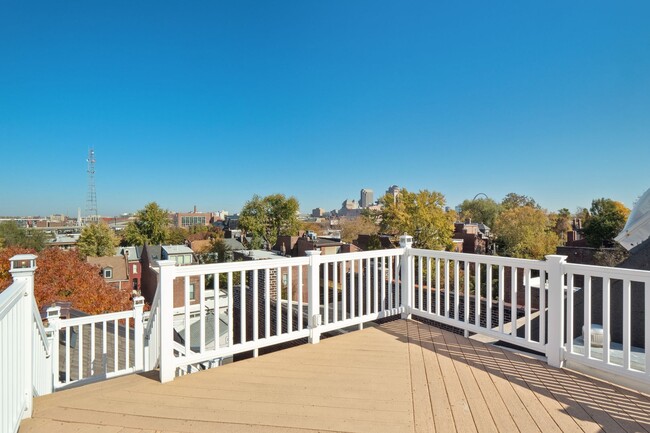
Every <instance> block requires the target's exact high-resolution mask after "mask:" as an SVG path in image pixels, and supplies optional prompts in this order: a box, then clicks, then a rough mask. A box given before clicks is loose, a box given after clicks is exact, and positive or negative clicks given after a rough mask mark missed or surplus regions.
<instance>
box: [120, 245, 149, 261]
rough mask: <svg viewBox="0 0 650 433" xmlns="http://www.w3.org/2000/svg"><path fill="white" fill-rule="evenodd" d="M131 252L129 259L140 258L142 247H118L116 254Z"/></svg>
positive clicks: (121, 254)
mask: <svg viewBox="0 0 650 433" xmlns="http://www.w3.org/2000/svg"><path fill="white" fill-rule="evenodd" d="M125 252H128V253H129V260H140V253H141V252H142V249H141V248H140V247H117V248H115V255H116V256H123V255H125V254H124V253H125Z"/></svg>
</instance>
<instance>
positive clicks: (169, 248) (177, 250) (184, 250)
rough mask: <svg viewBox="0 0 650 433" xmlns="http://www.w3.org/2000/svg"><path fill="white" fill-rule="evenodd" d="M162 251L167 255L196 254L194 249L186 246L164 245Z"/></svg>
mask: <svg viewBox="0 0 650 433" xmlns="http://www.w3.org/2000/svg"><path fill="white" fill-rule="evenodd" d="M162 249H163V250H165V252H166V253H167V254H194V251H192V248H190V247H188V246H186V245H163V246H162Z"/></svg>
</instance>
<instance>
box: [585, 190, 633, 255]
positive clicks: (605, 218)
mask: <svg viewBox="0 0 650 433" xmlns="http://www.w3.org/2000/svg"><path fill="white" fill-rule="evenodd" d="M629 215H630V210H629V209H628V208H627V207H625V205H624V204H623V203H621V202H618V201H614V200H612V199H609V198H599V199H596V200H593V201H592V202H591V208H590V209H589V218H587V220H586V221H585V223H584V225H583V232H584V234H585V238H586V239H587V243H588V244H589V246H592V247H596V248H598V247H602V246H606V247H608V246H612V245H614V238H615V237H616V235H618V234H619V233H620V232H621V230H623V227H625V222H626V221H627V217H628V216H629Z"/></svg>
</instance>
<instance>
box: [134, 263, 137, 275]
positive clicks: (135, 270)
mask: <svg viewBox="0 0 650 433" xmlns="http://www.w3.org/2000/svg"><path fill="white" fill-rule="evenodd" d="M133 273H134V274H137V273H138V265H136V264H135V263H134V264H133Z"/></svg>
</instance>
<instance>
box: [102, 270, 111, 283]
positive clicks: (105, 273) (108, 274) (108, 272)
mask: <svg viewBox="0 0 650 433" xmlns="http://www.w3.org/2000/svg"><path fill="white" fill-rule="evenodd" d="M102 275H103V277H104V278H106V279H107V280H110V279H111V278H113V268H111V267H108V268H104V269H102Z"/></svg>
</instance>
